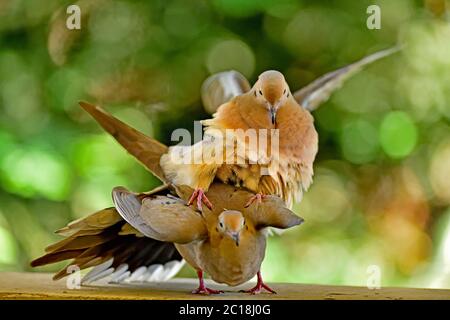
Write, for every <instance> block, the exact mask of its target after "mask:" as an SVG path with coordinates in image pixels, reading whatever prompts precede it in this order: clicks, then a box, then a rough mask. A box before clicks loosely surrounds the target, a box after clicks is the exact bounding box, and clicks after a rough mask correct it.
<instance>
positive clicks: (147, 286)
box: [0, 272, 450, 300]
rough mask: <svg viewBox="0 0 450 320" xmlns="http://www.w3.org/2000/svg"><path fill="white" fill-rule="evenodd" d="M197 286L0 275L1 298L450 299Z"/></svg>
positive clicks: (419, 293) (420, 293)
mask: <svg viewBox="0 0 450 320" xmlns="http://www.w3.org/2000/svg"><path fill="white" fill-rule="evenodd" d="M196 286H197V280H196V279H178V278H177V279H173V280H170V281H168V282H161V283H133V284H127V285H110V284H105V283H94V284H91V285H89V286H82V287H81V289H68V288H67V286H66V280H65V279H63V280H60V281H53V280H51V275H50V274H47V273H15V272H3V273H0V299H52V300H57V299H83V300H85V299H121V300H123V299H129V300H137V299H148V300H154V299H159V300H168V299H176V300H183V299H239V300H250V299H291V300H311V299H320V300H324V299H325V300H351V299H357V300H368V299H377V300H378V299H383V300H397V299H399V300H401V299H429V300H437V299H445V300H450V290H441V289H410V288H381V289H378V290H369V289H367V288H364V287H348V286H324V285H307V284H291V283H273V284H271V285H270V286H271V287H272V288H273V289H275V290H276V291H277V292H278V294H276V295H271V294H260V295H256V296H252V295H249V294H245V293H240V292H238V291H239V290H240V289H243V288H250V287H251V286H252V284H250V283H248V284H245V285H242V286H239V287H235V288H230V287H226V286H222V285H217V284H212V283H211V282H210V286H211V287H212V288H215V289H218V288H220V289H221V290H225V293H223V294H220V295H213V296H203V295H193V294H191V293H190V291H191V290H192V289H194V288H196Z"/></svg>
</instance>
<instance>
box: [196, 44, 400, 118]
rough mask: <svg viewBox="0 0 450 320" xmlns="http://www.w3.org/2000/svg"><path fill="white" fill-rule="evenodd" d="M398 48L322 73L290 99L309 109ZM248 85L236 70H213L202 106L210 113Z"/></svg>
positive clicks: (206, 83) (245, 89)
mask: <svg viewBox="0 0 450 320" xmlns="http://www.w3.org/2000/svg"><path fill="white" fill-rule="evenodd" d="M401 48H402V47H401V46H396V47H393V48H389V49H386V50H382V51H378V52H375V53H373V54H371V55H368V56H366V57H364V58H362V59H361V60H358V61H356V62H354V63H352V64H349V65H347V66H344V67H342V68H339V69H337V70H335V71H332V72H329V73H326V74H324V75H323V76H321V77H319V78H318V79H316V80H314V81H313V82H311V83H310V84H308V85H307V86H305V87H303V88H301V89H299V90H297V91H295V92H294V93H293V96H294V99H295V100H296V101H297V102H298V104H299V105H300V106H302V107H303V108H305V109H307V110H309V111H313V110H315V109H316V108H317V107H319V106H320V105H321V104H322V103H324V102H326V101H327V100H328V99H329V98H330V96H331V95H332V94H333V92H334V91H336V90H337V89H339V88H340V87H341V86H342V84H343V83H344V82H345V81H346V80H347V79H349V78H350V77H352V76H353V75H355V74H356V73H358V72H359V71H361V69H362V68H363V67H365V66H367V65H369V64H371V63H373V62H375V61H377V60H380V59H382V58H384V57H387V56H390V55H391V54H394V53H396V52H398V51H399V50H401ZM250 88H251V86H250V84H249V82H248V80H247V79H246V78H245V77H244V76H243V75H242V74H240V73H239V72H237V71H234V70H231V71H224V72H219V73H215V74H213V75H212V76H210V77H209V78H207V79H206V80H205V81H204V83H203V85H202V90H201V96H202V101H203V105H204V107H205V110H206V111H208V112H209V113H210V114H213V113H214V112H216V110H217V108H218V107H219V106H220V105H222V104H224V103H226V102H229V101H230V100H231V99H232V98H234V97H236V96H238V95H241V94H243V93H245V92H248V91H250Z"/></svg>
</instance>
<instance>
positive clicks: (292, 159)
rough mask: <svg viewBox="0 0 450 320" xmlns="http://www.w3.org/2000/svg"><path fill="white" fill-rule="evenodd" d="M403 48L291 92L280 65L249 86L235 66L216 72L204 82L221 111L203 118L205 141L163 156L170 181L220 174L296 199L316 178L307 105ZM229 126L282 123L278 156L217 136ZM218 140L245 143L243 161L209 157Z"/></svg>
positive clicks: (201, 185)
mask: <svg viewBox="0 0 450 320" xmlns="http://www.w3.org/2000/svg"><path fill="white" fill-rule="evenodd" d="M399 50H400V48H399V47H394V48H391V49H387V50H383V51H379V52H376V53H374V54H371V55H369V56H367V57H365V58H363V59H361V60H359V61H357V62H355V63H352V64H350V65H348V66H345V67H342V68H340V69H338V70H336V71H333V72H330V73H327V74H325V75H324V76H322V77H320V78H318V79H317V80H315V81H314V82H312V83H311V84H309V85H307V86H306V87H304V88H302V89H300V90H298V91H296V92H294V94H293V95H291V94H290V92H289V87H288V85H287V84H286V82H285V80H284V77H283V75H282V74H281V73H279V72H276V71H267V72H264V73H263V74H261V75H260V76H259V78H258V81H257V82H256V83H255V85H254V86H253V88H251V89H250V85H249V83H248V81H247V80H246V79H245V77H243V76H242V75H241V74H239V73H237V72H235V71H228V72H222V73H219V74H215V75H213V76H211V77H210V78H208V79H207V80H206V81H205V82H204V85H203V86H202V100H203V102H204V106H205V109H206V110H207V111H209V112H214V111H217V112H216V113H215V114H214V115H213V119H209V120H205V121H203V124H204V125H205V126H206V127H207V128H206V130H205V137H204V139H203V141H201V142H199V143H197V144H196V145H194V146H192V147H178V146H175V147H171V148H170V149H169V153H168V155H165V156H163V157H162V159H161V167H162V168H163V170H164V172H165V174H166V176H167V177H168V179H169V180H171V181H172V182H174V183H178V184H187V185H189V186H191V187H193V188H196V189H199V190H207V189H208V187H209V185H210V184H211V182H212V181H213V180H214V178H218V179H220V180H221V181H223V182H225V183H230V184H233V185H239V186H243V187H246V188H248V189H249V190H251V191H253V192H258V193H262V194H276V195H279V196H281V197H282V198H283V199H284V200H285V201H286V202H287V203H288V204H291V203H292V200H297V201H298V200H300V199H301V196H302V193H303V191H304V190H307V189H308V187H309V185H310V184H311V182H312V176H313V162H314V159H315V155H316V153H317V144H318V141H317V140H318V138H317V133H316V131H315V129H314V125H313V118H312V116H311V115H310V114H309V112H308V111H312V110H314V109H316V108H317V107H318V106H319V105H320V104H322V103H324V102H325V101H327V100H328V99H329V97H330V96H331V94H332V93H333V92H334V91H335V90H337V89H338V88H339V87H340V86H341V85H342V84H343V82H344V81H345V80H347V79H348V78H350V77H351V76H352V75H354V74H355V73H357V72H358V71H360V70H361V69H362V68H363V67H364V66H366V65H368V64H370V63H372V62H374V61H377V60H379V59H381V58H383V57H386V56H389V55H391V54H393V53H395V52H397V51H399ZM271 117H275V118H274V119H271ZM272 120H276V122H275V123H272V122H273V121H272ZM227 129H234V130H236V129H242V130H248V129H256V130H257V131H258V132H260V131H261V129H279V153H278V156H277V157H275V159H274V157H273V155H272V157H271V154H270V153H271V152H270V151H269V150H268V147H267V149H266V150H264V151H266V153H264V152H262V153H261V152H260V153H257V152H256V151H257V150H256V149H257V148H258V147H252V146H251V145H250V144H249V143H248V142H246V141H245V140H244V139H243V138H242V137H240V136H239V135H235V137H234V142H233V143H224V142H223V141H222V140H220V139H218V138H217V137H218V136H219V135H218V131H219V132H223V131H225V130H227ZM273 138H274V137H273V136H270V137H269V139H273ZM259 142H260V139H258V143H259ZM218 144H222V145H223V147H224V149H225V148H228V150H232V151H233V150H235V149H236V145H237V146H240V147H243V148H244V149H245V150H246V155H245V157H244V158H243V159H239V160H241V162H240V163H239V164H236V154H235V153H233V152H231V154H228V156H224V157H223V159H222V161H221V162H220V161H217V160H215V161H214V162H213V163H208V161H210V159H215V156H216V154H217V149H216V147H217V145H218ZM268 145H270V143H268ZM260 150H261V149H260ZM200 151H201V152H200ZM192 154H195V155H196V156H193V157H192V158H193V159H194V160H195V162H194V163H188V164H186V163H183V161H182V158H186V156H188V155H192ZM198 154H201V155H202V157H199V156H198ZM202 160H203V161H202ZM233 161H234V162H233ZM230 163H232V164H231V165H230ZM201 200H206V199H201Z"/></svg>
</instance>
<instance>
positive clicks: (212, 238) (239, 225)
mask: <svg viewBox="0 0 450 320" xmlns="http://www.w3.org/2000/svg"><path fill="white" fill-rule="evenodd" d="M80 105H81V106H82V107H83V108H84V109H85V110H86V111H87V112H89V113H90V114H91V115H92V116H93V117H94V118H95V119H96V120H97V121H98V122H99V123H100V124H101V125H102V127H103V128H104V129H105V130H106V131H107V132H108V133H110V134H111V135H112V136H113V137H114V138H115V139H116V140H117V141H118V142H119V143H120V144H121V145H122V146H123V147H125V149H126V150H128V151H129V152H130V153H131V154H132V155H133V156H135V157H136V158H137V159H138V160H139V161H140V162H141V163H142V164H143V165H144V166H145V167H146V168H147V169H149V170H150V171H151V172H152V173H153V174H155V176H157V177H158V178H159V179H161V181H162V182H164V184H163V185H162V186H160V187H158V188H156V189H154V190H152V191H149V192H144V193H139V194H134V193H131V192H128V191H127V190H125V189H124V188H120V187H119V188H115V189H114V190H113V200H114V204H115V206H116V207H115V208H107V209H104V210H101V211H99V212H96V213H94V214H92V215H91V216H88V217H86V218H84V219H80V220H77V221H75V222H72V223H70V224H69V225H68V226H67V227H65V228H63V229H61V230H59V231H58V233H59V234H61V235H63V236H66V237H67V238H66V239H64V240H61V241H60V242H58V243H56V244H53V245H50V246H49V247H47V249H46V252H47V253H46V254H45V255H44V256H42V257H40V258H38V259H36V260H34V261H33V262H32V263H31V265H32V266H40V265H45V264H49V263H54V262H58V261H63V260H67V259H74V260H73V261H72V262H71V263H70V264H69V265H68V266H67V267H65V268H64V269H62V270H61V271H60V272H58V273H57V274H56V275H55V277H54V279H59V278H62V277H64V276H66V275H68V274H69V272H68V270H69V267H70V266H74V265H75V266H77V267H79V268H80V269H84V268H89V267H94V268H93V269H92V270H91V271H90V272H89V273H88V274H87V275H86V276H85V277H84V278H83V282H84V283H86V282H90V281H95V280H99V279H102V278H105V277H109V278H110V281H113V282H121V281H123V280H124V279H127V280H128V281H135V280H149V281H158V280H166V279H169V278H170V277H172V276H173V275H175V274H176V273H177V272H178V270H179V269H180V268H181V266H182V262H181V256H182V257H183V258H184V259H185V260H186V261H187V262H188V263H189V264H190V265H191V266H193V267H194V268H195V269H196V270H197V274H198V277H199V281H200V285H199V288H198V289H197V290H195V291H194V293H206V294H209V293H218V292H216V291H215V290H211V289H209V288H206V287H205V284H204V282H203V272H204V271H206V272H208V273H209V274H210V275H211V277H212V278H213V279H214V280H216V281H217V282H221V283H226V284H229V285H231V286H235V285H238V284H241V283H244V282H246V281H248V280H249V279H251V278H252V277H253V276H255V274H256V275H257V279H258V282H257V284H256V286H255V287H254V288H252V289H250V290H249V292H250V293H259V292H260V291H261V290H262V289H266V290H268V291H269V292H273V290H272V289H270V288H269V287H268V286H267V285H266V284H264V282H263V280H262V276H261V273H260V266H261V263H262V260H263V259H264V252H265V245H266V234H265V229H266V228H267V227H275V228H279V229H283V228H289V227H292V226H295V225H298V224H300V223H301V222H302V221H303V220H302V219H301V218H300V217H298V216H296V215H295V214H294V213H293V212H291V211H290V210H289V209H288V208H286V207H285V205H284V202H283V201H282V200H281V199H279V198H278V197H275V196H271V197H266V198H265V199H264V201H263V202H262V203H261V205H260V206H259V207H258V208H256V207H248V208H247V207H245V204H246V201H247V199H248V198H249V197H251V196H252V193H250V192H249V191H246V190H242V189H238V188H235V187H233V186H230V185H226V184H223V183H220V182H216V183H214V184H213V185H212V186H211V187H210V188H209V191H208V192H207V195H208V197H209V198H211V199H212V200H213V201H214V202H215V203H216V205H215V206H214V208H213V209H212V210H209V209H207V208H205V210H203V213H202V214H199V213H198V212H197V211H196V210H194V209H193V208H192V207H189V206H186V204H185V203H186V201H187V200H188V199H189V197H190V195H191V194H192V189H191V188H190V187H188V186H177V185H174V184H171V183H170V182H168V180H167V178H166V177H165V176H164V173H163V172H162V169H161V167H160V166H159V158H160V157H161V156H162V155H163V154H164V153H165V152H166V151H167V147H166V146H164V145H163V144H161V143H159V142H158V141H156V140H154V139H152V138H149V137H147V136H145V135H144V134H142V133H140V132H139V131H137V130H135V129H133V128H131V127H129V126H128V125H126V124H125V123H123V122H121V121H119V120H118V119H116V118H114V117H113V116H111V115H110V114H108V113H106V112H105V111H104V110H102V109H101V108H100V107H96V106H93V105H91V104H88V103H84V102H82V103H80ZM175 248H176V250H175ZM177 251H178V252H179V253H178V252H177ZM180 254H181V256H180Z"/></svg>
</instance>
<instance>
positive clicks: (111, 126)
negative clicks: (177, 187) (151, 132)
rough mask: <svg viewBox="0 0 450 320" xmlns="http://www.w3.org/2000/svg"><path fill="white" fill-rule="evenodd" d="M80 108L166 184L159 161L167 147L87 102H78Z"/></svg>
mask: <svg viewBox="0 0 450 320" xmlns="http://www.w3.org/2000/svg"><path fill="white" fill-rule="evenodd" d="M80 106H81V107H82V108H83V109H84V110H86V111H87V112H88V113H89V114H90V115H91V116H92V117H93V118H94V119H95V120H96V121H97V122H98V123H99V124H100V125H101V126H102V127H103V129H105V130H106V132H108V133H109V134H110V135H112V136H113V137H114V139H116V140H117V142H119V143H120V144H121V145H122V146H123V147H124V148H125V149H126V150H127V151H128V152H129V153H130V154H131V155H132V156H134V157H135V158H136V159H137V160H138V161H139V162H141V163H142V164H143V165H144V166H145V167H146V168H147V169H148V170H150V172H151V173H153V174H154V175H155V176H156V177H158V178H159V179H160V180H161V181H163V182H166V179H165V177H164V172H163V171H162V169H161V167H160V165H159V159H160V158H161V155H163V154H164V153H166V152H167V146H165V145H164V144H162V143H160V142H158V141H156V140H155V139H152V138H150V137H148V136H146V135H145V134H143V133H141V132H139V131H137V130H136V129H134V128H132V127H130V126H129V125H127V124H125V123H123V122H122V121H120V120H119V119H117V118H115V117H113V116H112V115H110V114H109V113H107V112H106V111H105V110H103V109H102V108H100V107H98V106H94V105H92V104H90V103H87V102H80Z"/></svg>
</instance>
